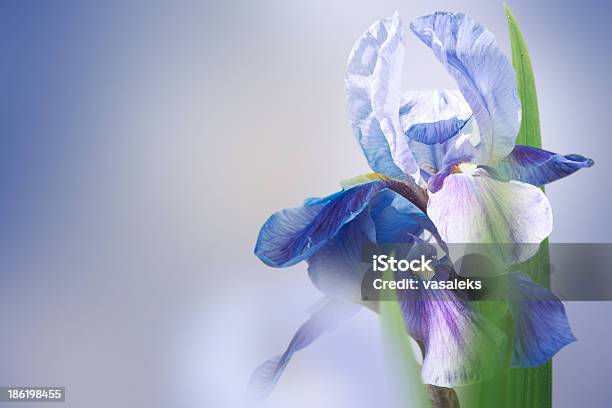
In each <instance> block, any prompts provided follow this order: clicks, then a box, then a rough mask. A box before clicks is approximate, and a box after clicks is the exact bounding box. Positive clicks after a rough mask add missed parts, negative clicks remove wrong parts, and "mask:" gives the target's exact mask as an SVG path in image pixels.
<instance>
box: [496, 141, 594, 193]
mask: <svg viewBox="0 0 612 408" xmlns="http://www.w3.org/2000/svg"><path fill="white" fill-rule="evenodd" d="M592 165H593V160H591V159H589V158H587V157H584V156H581V155H579V154H568V155H565V156H563V155H560V154H556V153H553V152H549V151H547V150H542V149H538V148H536V147H530V146H516V147H515V148H514V150H512V152H511V153H510V155H508V157H506V158H505V159H504V160H502V161H501V162H499V164H498V165H497V166H496V167H495V171H496V172H497V173H498V174H499V175H500V176H501V177H504V178H507V179H512V180H518V181H522V182H524V183H529V184H533V185H534V186H543V185H545V184H548V183H551V182H553V181H555V180H559V179H561V178H563V177H566V176H569V175H570V174H573V173H575V172H576V171H578V170H580V169H583V168H587V167H591V166H592Z"/></svg>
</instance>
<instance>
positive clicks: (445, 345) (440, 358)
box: [400, 281, 505, 387]
mask: <svg viewBox="0 0 612 408" xmlns="http://www.w3.org/2000/svg"><path fill="white" fill-rule="evenodd" d="M400 306H401V308H402V314H403V315H404V319H405V321H406V327H407V329H408V332H409V333H410V334H411V335H412V336H413V337H415V338H416V339H417V340H420V341H421V342H422V343H423V345H424V347H425V355H424V358H423V368H422V377H423V382H424V383H426V384H433V385H437V386H440V387H457V386H463V385H468V384H472V383H476V382H481V381H483V380H486V379H488V378H490V377H492V376H493V374H494V373H495V371H496V369H497V368H498V367H497V364H496V362H494V361H490V356H492V355H497V354H499V353H496V352H495V350H497V349H500V348H502V344H503V342H504V341H505V338H504V336H503V334H502V333H501V332H500V331H499V330H497V329H496V328H495V327H494V326H493V325H491V324H488V323H486V322H485V321H484V320H483V318H482V317H480V315H479V314H478V313H477V311H476V310H475V309H473V307H472V306H471V305H470V304H469V302H466V301H464V300H463V299H460V298H459V297H458V296H457V294H456V293H455V292H453V291H451V290H445V289H430V290H425V289H424V288H423V281H421V282H420V285H419V296H418V298H416V299H406V298H404V299H402V298H400Z"/></svg>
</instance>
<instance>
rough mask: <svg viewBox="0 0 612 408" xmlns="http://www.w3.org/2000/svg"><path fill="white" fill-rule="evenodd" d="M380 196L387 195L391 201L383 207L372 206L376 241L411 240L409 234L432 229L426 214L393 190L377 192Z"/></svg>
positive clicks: (395, 241) (384, 242)
mask: <svg viewBox="0 0 612 408" xmlns="http://www.w3.org/2000/svg"><path fill="white" fill-rule="evenodd" d="M381 196H389V197H390V198H391V201H390V202H389V203H388V205H386V206H384V207H382V206H376V207H374V206H373V210H372V218H373V220H374V225H375V227H376V242H377V243H379V244H393V243H402V242H406V241H407V240H408V241H411V240H412V238H411V236H416V235H420V234H421V233H422V232H423V230H424V229H425V228H428V229H434V226H433V223H432V222H431V221H430V220H429V218H427V215H426V214H425V213H424V212H423V211H421V210H420V209H418V208H417V207H416V206H415V205H414V204H412V203H411V202H410V201H408V200H406V199H405V198H404V197H402V196H400V195H399V194H397V193H395V192H393V191H383V192H381V193H380V194H379V197H381Z"/></svg>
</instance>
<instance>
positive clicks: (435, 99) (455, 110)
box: [400, 89, 472, 156]
mask: <svg viewBox="0 0 612 408" xmlns="http://www.w3.org/2000/svg"><path fill="white" fill-rule="evenodd" d="M470 116H472V111H471V109H470V106H469V105H468V104H467V102H466V101H465V99H463V96H461V93H460V92H459V91H458V90H456V89H440V90H430V91H416V92H406V93H405V94H404V96H403V98H402V105H401V107H400V122H401V124H402V130H403V131H404V133H405V134H406V136H408V137H409V138H410V139H412V140H414V141H417V142H420V143H424V144H426V145H432V144H436V143H443V142H445V141H447V140H448V139H450V138H451V137H453V136H455V135H456V134H457V133H459V131H460V130H461V129H462V128H463V126H464V125H465V124H466V122H467V121H468V119H469V118H470ZM415 156H416V155H415Z"/></svg>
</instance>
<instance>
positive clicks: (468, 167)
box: [451, 162, 478, 176]
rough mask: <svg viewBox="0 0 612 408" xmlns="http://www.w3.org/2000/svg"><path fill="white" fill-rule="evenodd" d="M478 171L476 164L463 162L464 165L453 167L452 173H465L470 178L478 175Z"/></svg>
mask: <svg viewBox="0 0 612 408" xmlns="http://www.w3.org/2000/svg"><path fill="white" fill-rule="evenodd" d="M476 170H478V167H477V166H476V165H475V164H474V163H469V162H463V163H459V164H458V165H456V166H453V168H452V170H451V173H452V174H457V173H465V174H467V175H468V176H473V175H474V173H476Z"/></svg>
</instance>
